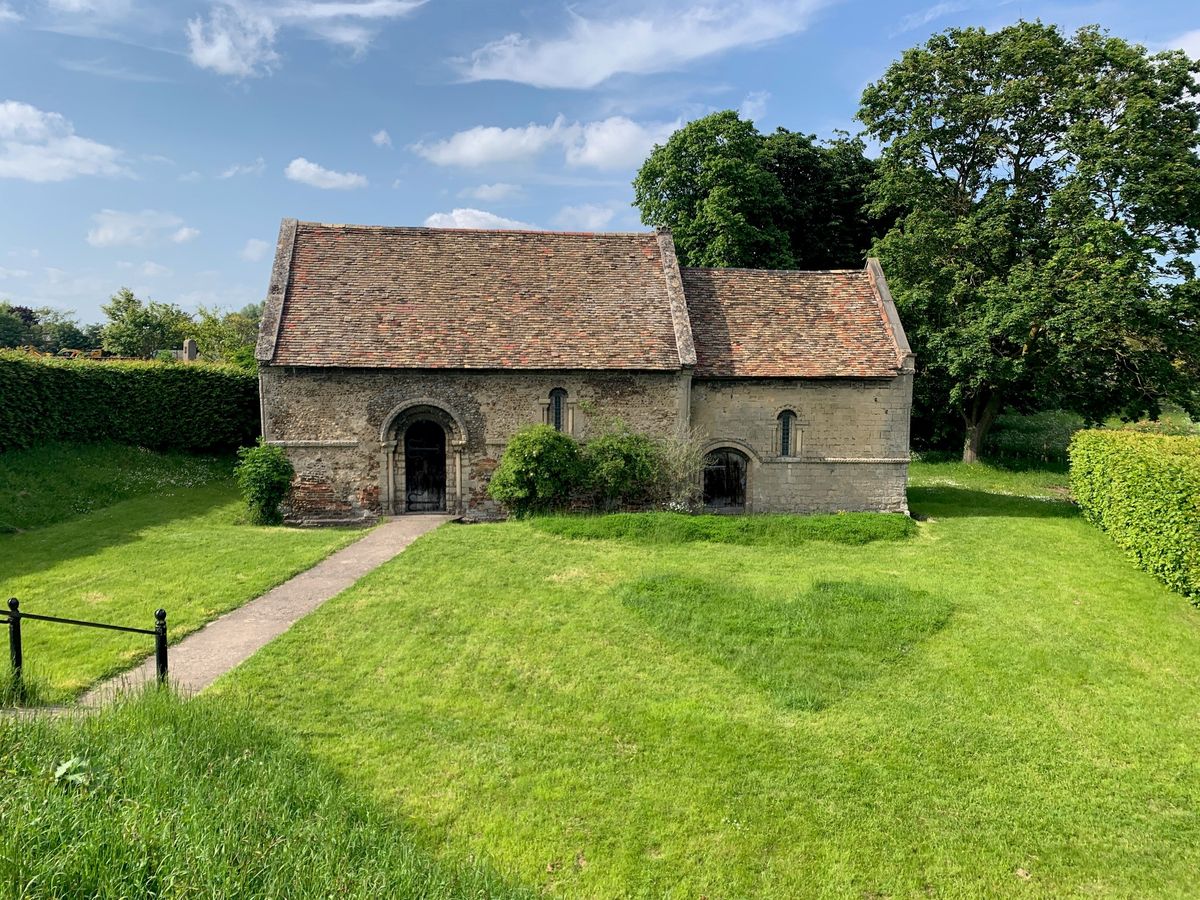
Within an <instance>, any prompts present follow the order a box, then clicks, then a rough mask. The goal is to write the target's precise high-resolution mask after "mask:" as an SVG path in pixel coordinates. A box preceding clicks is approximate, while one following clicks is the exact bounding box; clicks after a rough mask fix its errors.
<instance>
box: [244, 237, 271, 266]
mask: <svg viewBox="0 0 1200 900" xmlns="http://www.w3.org/2000/svg"><path fill="white" fill-rule="evenodd" d="M270 249H271V245H270V244H269V243H267V242H266V241H264V240H260V239H259V238H250V240H248V241H246V244H245V246H243V247H242V252H241V253H239V254H238V256H240V257H241V258H242V259H244V260H245V261H246V262H259V261H260V260H262V259H263V257H265V256H266V255H267V251H268V250H270Z"/></svg>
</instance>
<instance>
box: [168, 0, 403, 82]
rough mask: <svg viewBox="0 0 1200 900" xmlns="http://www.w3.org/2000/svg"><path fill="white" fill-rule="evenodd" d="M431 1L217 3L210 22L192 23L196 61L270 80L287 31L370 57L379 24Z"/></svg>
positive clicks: (233, 73)
mask: <svg viewBox="0 0 1200 900" xmlns="http://www.w3.org/2000/svg"><path fill="white" fill-rule="evenodd" d="M424 3H425V0H290V2H275V3H267V2H254V0H217V2H215V3H213V4H212V6H211V7H210V8H209V10H208V16H207V18H205V17H203V16H198V17H196V18H193V19H189V20H188V23H187V35H188V49H189V56H190V58H191V60H192V62H193V63H194V64H195V65H197V66H199V67H200V68H202V69H210V70H211V71H214V72H217V73H218V74H221V75H229V76H232V77H235V78H249V77H253V76H261V75H269V74H270V73H271V72H273V71H274V70H275V69H276V68H278V66H279V64H280V61H281V58H280V55H279V53H278V52H277V51H276V49H275V41H276V38H277V37H278V35H279V32H280V30H281V29H284V28H296V29H299V30H302V31H304V32H307V33H308V34H309V35H311V36H313V37H316V38H318V39H320V40H323V41H325V42H326V43H329V44H334V45H336V46H339V47H342V48H345V49H349V50H350V51H351V52H352V53H354V54H355V55H360V54H362V53H365V52H366V50H367V49H368V48H369V47H370V44H371V42H372V41H373V40H374V39H375V35H376V33H377V28H378V23H381V22H384V21H387V20H389V19H398V18H401V17H403V16H407V15H409V14H410V13H412V12H413V11H414V10H416V9H417V8H419V7H420V6H423V5H424Z"/></svg>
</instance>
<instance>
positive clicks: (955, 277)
mask: <svg viewBox="0 0 1200 900" xmlns="http://www.w3.org/2000/svg"><path fill="white" fill-rule="evenodd" d="M1197 72H1200V64H1198V63H1196V62H1193V61H1191V60H1189V59H1188V58H1187V57H1186V56H1185V55H1184V54H1183V53H1181V52H1178V51H1170V52H1165V53H1158V54H1154V55H1151V54H1150V53H1148V52H1147V50H1146V49H1145V48H1144V47H1141V46H1138V45H1133V44H1130V43H1128V42H1126V41H1124V40H1121V39H1119V38H1116V37H1112V36H1110V35H1108V34H1106V33H1104V32H1102V31H1100V30H1099V29H1098V28H1095V27H1089V28H1084V29H1081V30H1080V31H1078V32H1077V33H1076V34H1075V35H1074V36H1071V37H1068V36H1065V35H1063V34H1062V33H1061V32H1060V31H1059V30H1058V29H1057V28H1056V27H1055V26H1053V25H1044V24H1042V23H1039V22H1020V23H1018V24H1016V25H1013V26H1010V27H1007V28H1004V29H1001V30H999V31H995V32H987V31H984V30H983V29H976V28H968V29H951V30H948V31H946V32H945V33H943V34H939V35H935V36H934V37H932V38H931V39H930V40H929V41H928V42H927V43H926V44H925V45H924V46H922V47H917V48H914V49H912V50H909V51H907V52H906V53H905V54H904V55H903V57H902V58H901V59H900V60H899V61H898V62H896V63H894V64H893V65H892V66H891V67H890V68H889V69H888V70H887V72H886V73H885V74H884V76H883V77H882V78H881V79H880V80H879V81H878V82H876V83H874V84H872V85H870V86H869V87H868V88H867V89H866V91H865V92H864V94H863V97H862V105H861V109H860V111H859V118H860V119H861V120H862V122H863V123H864V124H865V125H866V127H867V130H868V132H869V134H870V135H871V136H873V137H874V138H876V139H877V140H878V141H880V143H881V144H882V146H883V150H882V156H881V160H880V164H879V167H878V172H877V175H876V178H875V180H874V182H873V185H872V200H873V204H874V210H875V211H876V213H880V212H882V211H883V210H885V209H894V208H896V207H903V208H905V210H906V212H905V214H904V215H903V216H902V217H901V218H900V219H899V221H898V222H897V224H896V226H895V227H894V228H892V229H891V230H890V231H889V232H888V233H887V234H886V235H885V236H884V237H882V238H881V239H880V240H878V241H877V242H876V245H875V252H876V253H877V254H878V255H879V256H880V257H881V259H882V262H883V266H884V269H885V271H886V272H887V274H888V278H889V281H890V284H891V287H892V291H893V293H894V295H895V297H896V301H897V305H898V306H899V308H900V311H901V316H902V318H903V320H904V322H905V326H906V329H907V330H908V335H909V338H910V340H911V343H912V344H913V349H914V351H915V352H916V354H917V360H918V366H919V374H918V378H917V391H918V416H917V421H920V420H922V419H924V421H925V422H926V424H927V427H928V426H930V425H931V426H932V429H931V430H936V429H938V428H941V429H942V430H945V429H946V428H947V427H949V426H950V425H951V424H952V423H950V422H948V421H947V418H946V414H947V413H949V414H950V415H957V416H958V417H959V418H960V419H961V424H960V425H959V427H960V429H963V431H965V435H964V440H963V453H964V459H967V460H972V459H975V458H976V457H977V455H978V453H979V450H980V447H981V445H982V443H983V440H984V438H985V436H986V433H987V430H988V428H989V427H990V425H991V423H992V422H993V421H994V419H995V417H996V415H997V414H998V413H999V412H1000V411H1002V410H1003V409H1005V408H1015V409H1031V408H1046V407H1051V406H1053V407H1060V408H1065V409H1071V410H1074V411H1077V412H1079V413H1081V414H1083V415H1084V416H1085V417H1087V418H1088V419H1091V420H1093V421H1096V420H1100V419H1102V418H1104V417H1106V416H1109V415H1113V414H1119V415H1121V416H1124V417H1135V416H1140V415H1144V414H1150V415H1155V414H1157V413H1158V411H1159V408H1160V405H1161V404H1162V403H1163V402H1165V401H1171V402H1174V403H1177V404H1179V405H1180V406H1182V407H1183V408H1184V409H1185V410H1186V411H1187V412H1189V413H1190V414H1192V415H1193V416H1196V415H1197V414H1200V394H1198V393H1197V385H1198V384H1200V331H1198V328H1200V325H1198V323H1200V289H1198V288H1197V283H1196V281H1195V275H1196V273H1195V270H1194V265H1193V261H1192V259H1190V258H1189V257H1190V256H1191V255H1192V254H1194V253H1195V252H1196V250H1197V246H1198V244H1197V240H1198V237H1200V158H1198V157H1197V150H1196V148H1197V146H1198V144H1200V134H1198V124H1200V87H1198V86H1197V82H1196V80H1195V77H1194V76H1195V73H1197ZM960 433H962V432H960Z"/></svg>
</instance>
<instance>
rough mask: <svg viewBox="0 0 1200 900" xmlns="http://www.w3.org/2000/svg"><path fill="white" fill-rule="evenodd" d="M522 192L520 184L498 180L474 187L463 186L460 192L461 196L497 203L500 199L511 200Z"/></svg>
mask: <svg viewBox="0 0 1200 900" xmlns="http://www.w3.org/2000/svg"><path fill="white" fill-rule="evenodd" d="M521 194H522V191H521V186H520V185H519V184H508V183H507V182H504V181H497V182H496V183H495V184H477V185H475V186H474V187H469V188H463V189H462V190H461V191H459V192H458V196H460V197H470V198H471V199H472V200H482V201H484V202H485V203H495V202H497V201H499V200H511V199H513V198H514V197H520V196H521Z"/></svg>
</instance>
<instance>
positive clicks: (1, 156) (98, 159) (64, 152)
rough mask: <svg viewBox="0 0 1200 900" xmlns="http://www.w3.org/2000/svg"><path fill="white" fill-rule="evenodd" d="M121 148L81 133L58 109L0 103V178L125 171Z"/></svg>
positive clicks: (51, 177) (43, 178) (55, 177)
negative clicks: (47, 109) (90, 138)
mask: <svg viewBox="0 0 1200 900" xmlns="http://www.w3.org/2000/svg"><path fill="white" fill-rule="evenodd" d="M121 158H122V155H121V151H120V150H118V149H116V148H115V147H110V146H108V145H107V144H102V143H100V142H99V141H93V140H89V139H88V138H84V137H80V136H79V135H77V134H76V133H75V128H74V126H72V125H71V123H70V122H69V121H67V120H66V119H65V118H63V117H62V116H61V115H59V114H58V113H53V112H45V111H43V110H40V109H38V108H37V107H36V106H30V105H29V104H28V103H20V102H18V101H15V100H7V101H5V102H3V103H0V178H19V179H22V180H23V181H41V182H44V181H67V180H68V179H71V178H76V177H78V176H80V175H124V174H128V171H127V170H126V169H125V167H124V166H123V165H122V164H121Z"/></svg>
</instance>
